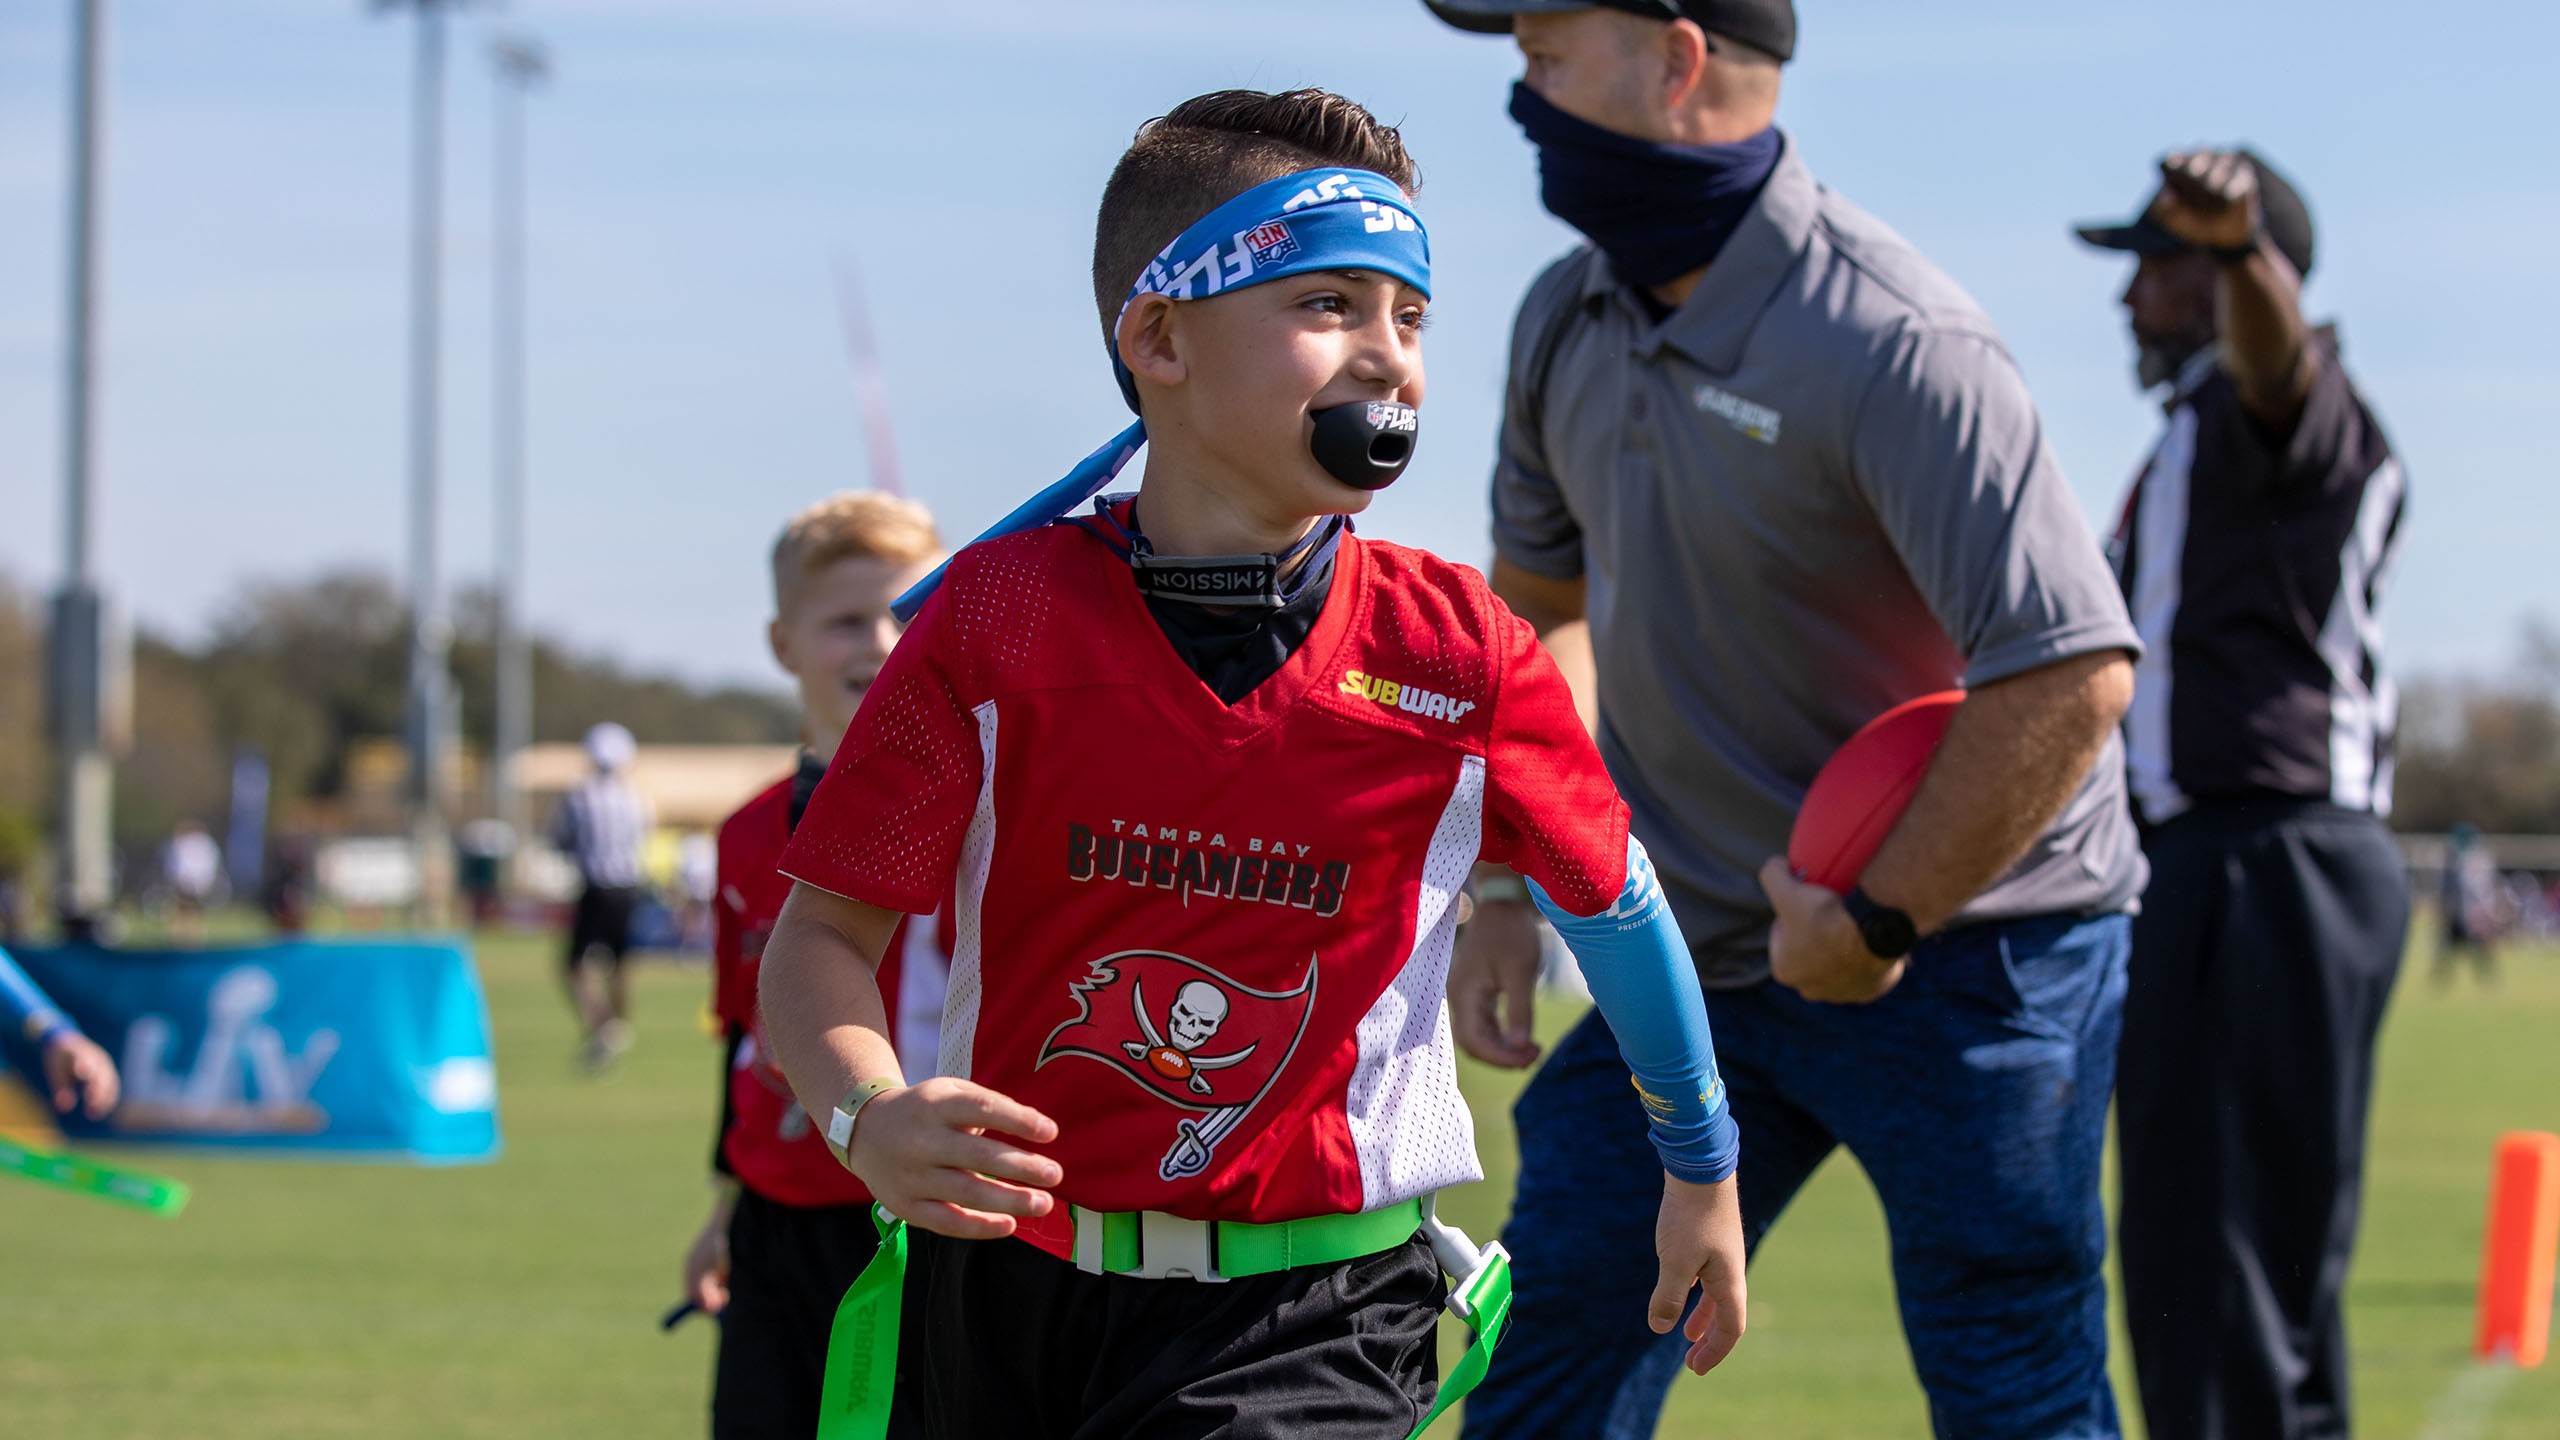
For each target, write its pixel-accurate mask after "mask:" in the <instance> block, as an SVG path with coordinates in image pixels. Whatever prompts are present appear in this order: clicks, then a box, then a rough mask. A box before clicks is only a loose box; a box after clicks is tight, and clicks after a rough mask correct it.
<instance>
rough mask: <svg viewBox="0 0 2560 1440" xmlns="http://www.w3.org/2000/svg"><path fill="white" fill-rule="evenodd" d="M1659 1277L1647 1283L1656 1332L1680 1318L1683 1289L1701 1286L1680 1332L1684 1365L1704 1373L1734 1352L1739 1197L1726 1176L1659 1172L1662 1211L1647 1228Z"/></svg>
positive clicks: (1738, 1322) (1738, 1313) (1739, 1308)
mask: <svg viewBox="0 0 2560 1440" xmlns="http://www.w3.org/2000/svg"><path fill="white" fill-rule="evenodd" d="M1653 1248H1654V1253H1655V1254H1657V1255H1659V1256H1661V1258H1662V1277H1661V1279H1660V1280H1658V1281H1656V1282H1655V1284H1654V1287H1653V1304H1652V1307H1651V1313H1650V1314H1649V1315H1648V1316H1647V1317H1646V1318H1647V1319H1648V1320H1649V1321H1650V1323H1651V1324H1652V1326H1653V1333H1654V1334H1656V1335H1668V1334H1670V1333H1671V1327H1672V1326H1674V1325H1677V1324H1679V1323H1680V1310H1681V1307H1682V1306H1683V1305H1685V1304H1687V1303H1688V1300H1689V1287H1690V1286H1691V1285H1696V1286H1697V1287H1698V1288H1699V1290H1700V1291H1701V1292H1702V1293H1701V1295H1700V1297H1699V1300H1698V1308H1697V1309H1696V1310H1694V1311H1692V1312H1690V1315H1689V1324H1688V1326H1687V1327H1686V1328H1685V1329H1684V1330H1683V1331H1682V1332H1681V1333H1682V1334H1684V1335H1686V1336H1688V1337H1689V1360H1688V1364H1689V1368H1690V1369H1691V1370H1694V1371H1696V1372H1697V1373H1698V1374H1701V1375H1704V1374H1706V1373H1707V1372H1708V1371H1710V1370H1713V1369H1714V1368H1716V1366H1717V1365H1718V1364H1720V1363H1722V1361H1723V1360H1724V1357H1726V1356H1727V1355H1730V1354H1732V1353H1733V1347H1734V1345H1735V1343H1736V1342H1738V1341H1740V1340H1741V1339H1742V1329H1743V1325H1744V1323H1745V1315H1744V1309H1745V1304H1744V1298H1743V1292H1744V1285H1743V1279H1742V1200H1741V1197H1740V1193H1739V1189H1738V1187H1737V1186H1736V1185H1735V1183H1734V1179H1733V1177H1732V1176H1730V1175H1728V1176H1726V1177H1725V1178H1724V1179H1722V1180H1718V1181H1716V1182H1715V1183H1714V1184H1712V1185H1693V1184H1691V1183H1690V1182H1688V1181H1686V1180H1680V1179H1675V1178H1674V1177H1672V1176H1669V1175H1665V1176H1663V1177H1662V1213H1661V1217H1660V1218H1659V1219H1658V1220H1656V1221H1655V1222H1654V1227H1653Z"/></svg>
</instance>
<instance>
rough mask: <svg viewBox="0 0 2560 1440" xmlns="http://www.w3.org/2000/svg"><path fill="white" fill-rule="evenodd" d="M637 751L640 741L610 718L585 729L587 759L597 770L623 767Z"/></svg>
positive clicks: (610, 770) (610, 771)
mask: <svg viewBox="0 0 2560 1440" xmlns="http://www.w3.org/2000/svg"><path fill="white" fill-rule="evenodd" d="M639 753H640V742H639V741H637V740H634V739H632V738H631V732H630V731H628V730H625V729H623V728H622V727H621V726H619V725H616V724H615V723H613V722H612V721H610V720H607V721H605V722H604V723H603V724H601V725H597V726H594V727H593V728H591V729H589V730H588V731H587V759H588V761H589V762H591V763H592V764H594V766H595V767H596V768H597V769H599V770H602V771H605V772H607V773H612V772H614V771H619V770H622V769H625V768H627V767H628V766H629V765H630V764H631V760H632V757H633V756H635V755H638V754H639Z"/></svg>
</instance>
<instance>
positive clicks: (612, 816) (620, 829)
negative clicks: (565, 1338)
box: [551, 720, 656, 1071]
mask: <svg viewBox="0 0 2560 1440" xmlns="http://www.w3.org/2000/svg"><path fill="white" fill-rule="evenodd" d="M639 748H640V747H639V745H638V744H637V742H635V741H633V740H632V738H631V732H630V731H628V730H626V729H624V728H622V727H621V726H619V725H616V724H614V723H613V722H612V721H610V720H608V721H606V722H604V723H603V724H601V725H597V726H595V727H594V728H592V729H590V730H589V731H587V738H586V751H587V763H588V764H589V765H591V766H592V767H594V773H592V774H590V775H589V776H588V777H587V778H586V779H585V780H583V781H581V782H579V784H578V787H577V788H576V789H574V790H571V791H570V792H569V793H568V794H567V795H564V796H562V797H561V800H560V808H559V809H558V810H556V811H554V812H553V813H552V817H551V843H552V844H553V845H556V846H558V847H559V849H560V852H561V853H562V854H564V855H567V856H568V857H569V858H570V859H571V860H573V861H575V862H576V864H577V867H578V902H577V905H576V907H575V909H574V910H572V912H571V914H570V920H569V945H568V952H567V954H566V955H565V956H564V957H563V964H564V967H565V978H566V980H567V983H568V988H569V1003H570V1004H571V1005H573V1006H575V1007H576V1008H577V1012H578V1020H579V1023H580V1024H581V1025H582V1026H584V1027H585V1031H586V1039H585V1042H584V1044H583V1045H582V1046H581V1048H580V1051H579V1057H580V1059H581V1060H582V1061H583V1062H584V1063H585V1064H586V1066H587V1068H588V1069H589V1070H599V1071H600V1070H603V1069H605V1068H606V1067H608V1066H610V1065H612V1064H613V1062H614V1061H615V1060H618V1059H620V1058H621V1056H622V1053H623V1052H624V1051H626V1050H628V1049H630V1048H631V1039H632V1031H631V980H630V976H629V975H628V974H627V973H626V971H625V961H627V960H628V958H629V956H630V953H631V916H632V912H633V910H634V909H636V908H637V907H638V905H639V903H640V882H641V879H642V878H643V877H642V873H641V854H642V851H643V849H644V847H646V846H647V844H648V841H649V831H650V829H651V827H652V826H653V825H655V823H656V821H655V818H654V816H653V815H652V813H651V811H650V808H649V799H648V797H647V796H645V795H642V794H641V793H640V787H639V786H637V785H634V784H632V783H631V775H630V771H631V762H632V761H633V760H634V759H635V758H637V757H638V754H639ZM599 960H600V965H599ZM598 968H601V969H602V970H603V971H604V976H603V979H602V981H601V982H599V981H598V979H597V976H596V974H595V971H596V970H597V969H598Z"/></svg>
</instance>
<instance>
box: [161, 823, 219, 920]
mask: <svg viewBox="0 0 2560 1440" xmlns="http://www.w3.org/2000/svg"><path fill="white" fill-rule="evenodd" d="M160 878H161V880H162V881H163V883H165V884H166V885H167V886H168V887H169V907H170V930H171V931H172V933H174V934H175V935H176V936H177V939H178V941H179V943H181V944H186V945H193V944H196V943H199V942H201V941H202V940H203V939H204V917H205V912H206V911H207V910H210V909H212V908H213V906H214V905H215V904H216V903H217V902H218V901H219V900H220V899H221V893H222V886H223V875H222V846H221V845H220V844H219V843H218V842H216V841H215V840H214V838H213V836H212V835H210V834H208V833H206V831H205V828H204V826H203V825H202V824H200V823H198V822H196V821H194V820H181V821H179V822H178V828H177V829H176V830H175V831H174V832H172V833H171V834H170V836H169V843H168V845H167V846H166V847H165V848H164V849H163V850H162V851H161V852H160Z"/></svg>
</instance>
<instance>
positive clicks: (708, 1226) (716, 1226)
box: [684, 1198, 729, 1315]
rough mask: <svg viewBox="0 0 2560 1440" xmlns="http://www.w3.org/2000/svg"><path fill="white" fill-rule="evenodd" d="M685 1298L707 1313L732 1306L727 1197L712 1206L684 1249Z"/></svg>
mask: <svg viewBox="0 0 2560 1440" xmlns="http://www.w3.org/2000/svg"><path fill="white" fill-rule="evenodd" d="M684 1298H686V1299H687V1300H690V1301H692V1302H693V1303H694V1304H696V1305H698V1306H700V1307H702V1313H703V1314H705V1315H717V1314H719V1313H720V1312H721V1311H723V1310H726V1309H728V1308H729V1205H728V1203H727V1201H726V1200H725V1198H724V1199H723V1200H721V1201H718V1202H715V1203H714V1204H713V1205H712V1207H711V1218H710V1219H708V1220H705V1221H703V1222H702V1233H700V1234H698V1235H696V1236H694V1237H693V1244H692V1245H691V1246H690V1247H688V1248H687V1249H686V1250H685V1252H684Z"/></svg>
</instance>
